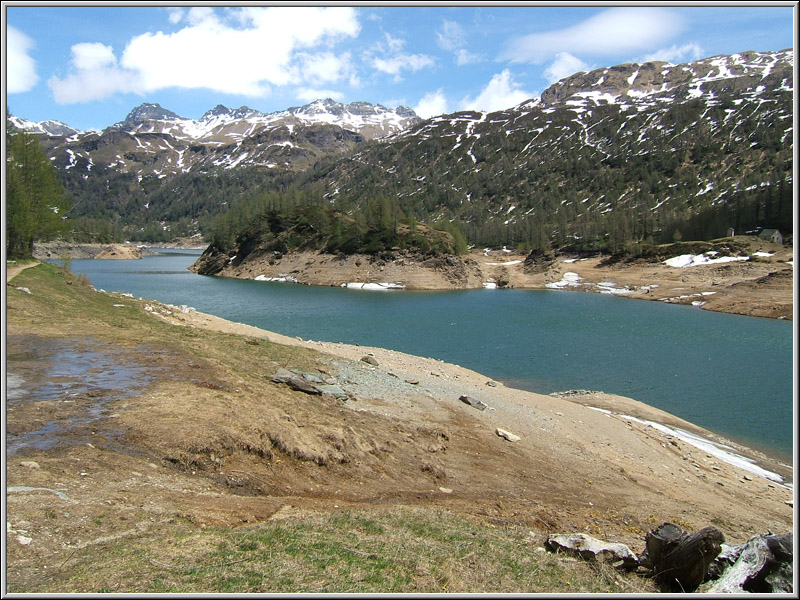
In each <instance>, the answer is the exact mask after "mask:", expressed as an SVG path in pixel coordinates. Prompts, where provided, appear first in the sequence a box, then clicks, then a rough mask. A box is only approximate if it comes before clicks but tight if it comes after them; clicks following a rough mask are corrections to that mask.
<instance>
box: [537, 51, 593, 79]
mask: <svg viewBox="0 0 800 600" xmlns="http://www.w3.org/2000/svg"><path fill="white" fill-rule="evenodd" d="M588 70H589V67H588V65H587V64H586V63H585V62H583V61H582V60H581V59H579V58H576V57H574V56H572V54H570V53H569V52H559V53H558V54H556V59H555V60H554V61H553V64H551V65H550V66H549V67H547V68H546V69H545V70H544V76H545V78H546V79H547V80H548V81H549V82H550V83H555V82H556V81H558V80H560V79H564V77H569V76H570V75H574V74H575V73H577V72H578V71H588Z"/></svg>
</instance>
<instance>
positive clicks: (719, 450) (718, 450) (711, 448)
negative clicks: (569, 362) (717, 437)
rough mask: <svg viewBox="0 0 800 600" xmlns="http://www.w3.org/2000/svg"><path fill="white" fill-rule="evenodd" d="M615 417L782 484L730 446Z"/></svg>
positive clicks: (782, 481) (693, 435)
mask: <svg viewBox="0 0 800 600" xmlns="http://www.w3.org/2000/svg"><path fill="white" fill-rule="evenodd" d="M587 408H591V409H592V410H596V411H598V412H601V413H604V414H608V415H615V413H612V412H611V411H609V410H606V409H603V408H596V407H594V406H588V407H587ZM616 416H618V417H620V418H622V419H625V420H628V421H634V422H636V423H640V424H642V425H644V426H645V427H652V428H653V429H655V430H657V431H660V432H661V433H663V434H665V435H669V436H672V437H675V438H678V439H679V440H681V441H682V442H685V443H687V444H689V445H691V446H694V447H695V448H698V449H699V450H702V451H703V452H705V453H706V454H710V455H711V456H714V457H716V458H718V459H719V460H721V461H724V462H726V463H728V464H730V465H733V466H734V467H737V468H739V469H742V470H743V471H747V472H748V473H752V474H754V475H758V476H759V477H763V478H764V479H768V480H769V481H774V482H776V483H780V484H784V480H783V477H781V476H780V475H778V474H777V473H773V472H772V471H767V470H766V469H764V468H762V467H759V466H758V465H757V464H756V462H755V461H754V460H752V459H750V458H747V457H744V456H740V455H738V454H736V453H734V452H733V448H731V447H730V446H726V445H725V444H719V443H717V442H713V441H711V440H709V439H706V438H704V437H700V436H699V435H695V434H693V433H690V432H688V431H685V430H683V429H679V428H677V427H675V428H673V427H667V426H666V425H662V424H661V423H657V422H655V421H648V420H646V419H639V418H637V417H632V416H631V415H623V414H619V415H616ZM787 487H788V486H787Z"/></svg>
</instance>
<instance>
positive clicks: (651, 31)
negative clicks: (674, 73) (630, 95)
mask: <svg viewBox="0 0 800 600" xmlns="http://www.w3.org/2000/svg"><path fill="white" fill-rule="evenodd" d="M682 29H683V19H682V17H681V16H680V15H678V14H677V13H675V12H673V11H671V10H667V9H664V8H656V7H619V8H611V9H608V10H605V11H603V12H601V13H600V14H597V15H595V16H593V17H590V18H589V19H586V20H584V21H582V22H580V23H578V24H577V25H573V26H572V27H567V28H564V29H560V30H556V31H548V32H544V33H532V34H530V35H526V36H522V37H518V38H515V39H512V40H511V41H510V42H509V44H508V45H507V47H506V49H505V51H504V53H503V55H502V56H501V58H504V59H506V60H509V61H511V62H530V63H535V64H540V63H542V62H544V61H546V60H548V58H549V57H551V56H554V55H556V54H558V53H560V52H569V53H571V54H593V55H611V54H615V53H620V52H635V51H640V50H644V49H647V48H652V47H653V46H657V45H659V44H663V43H665V42H667V41H668V40H670V39H672V38H673V37H674V36H675V35H677V34H678V33H679V32H680V31H681V30H682Z"/></svg>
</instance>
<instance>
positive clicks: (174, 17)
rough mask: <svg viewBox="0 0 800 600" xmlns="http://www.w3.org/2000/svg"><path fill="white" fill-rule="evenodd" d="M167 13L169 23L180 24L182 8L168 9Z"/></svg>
mask: <svg viewBox="0 0 800 600" xmlns="http://www.w3.org/2000/svg"><path fill="white" fill-rule="evenodd" d="M167 10H168V11H169V17H168V18H169V22H170V23H172V24H173V25H176V24H177V23H180V22H181V19H183V9H182V8H168V9H167Z"/></svg>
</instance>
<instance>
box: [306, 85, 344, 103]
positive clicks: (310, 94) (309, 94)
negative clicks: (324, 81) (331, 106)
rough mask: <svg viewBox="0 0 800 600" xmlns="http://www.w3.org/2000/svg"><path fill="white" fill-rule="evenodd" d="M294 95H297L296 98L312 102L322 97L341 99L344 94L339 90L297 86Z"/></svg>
mask: <svg viewBox="0 0 800 600" xmlns="http://www.w3.org/2000/svg"><path fill="white" fill-rule="evenodd" d="M295 96H297V98H298V99H300V100H302V101H303V102H313V101H314V100H320V99H324V98H330V99H331V100H336V101H341V100H342V99H343V98H344V94H342V93H341V92H337V91H334V90H320V89H316V88H299V89H298V90H297V92H296V94H295Z"/></svg>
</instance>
